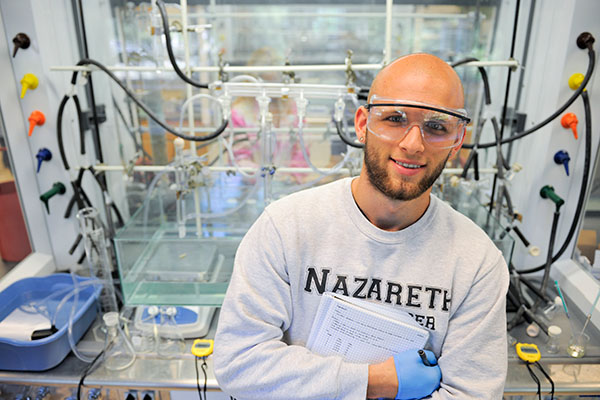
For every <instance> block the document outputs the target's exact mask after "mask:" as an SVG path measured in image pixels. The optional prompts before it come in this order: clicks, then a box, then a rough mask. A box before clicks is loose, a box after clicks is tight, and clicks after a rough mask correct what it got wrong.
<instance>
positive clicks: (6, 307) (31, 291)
mask: <svg viewBox="0 0 600 400" xmlns="http://www.w3.org/2000/svg"><path fill="white" fill-rule="evenodd" d="M89 279H90V278H83V277H78V278H77V280H78V282H85V281H88V280H89ZM73 288H74V282H73V279H72V277H71V275H70V274H65V273H59V274H53V275H49V276H46V277H34V278H26V279H21V280H19V281H17V282H15V283H13V284H12V285H10V286H9V287H7V288H6V289H4V290H3V291H2V292H0V323H1V322H2V321H3V320H4V319H6V318H7V316H9V315H11V313H13V311H15V310H17V309H19V308H20V310H18V311H25V312H29V313H32V314H33V312H32V310H34V311H35V310H36V309H34V308H33V307H32V305H36V306H40V305H42V304H41V300H44V299H46V301H44V303H45V308H46V310H47V313H48V314H49V315H54V314H55V311H56V309H57V307H58V304H59V303H60V301H61V300H62V299H63V298H64V297H65V296H67V295H68V294H69V293H71V292H72V290H73ZM100 290H101V286H100V285H90V286H87V287H83V288H82V289H81V291H79V293H78V299H77V302H76V303H75V307H76V308H75V312H74V314H73V339H74V341H75V343H77V342H78V341H79V339H81V337H82V336H83V334H84V333H85V331H86V330H87V329H88V328H89V327H90V325H91V324H92V322H94V319H95V318H96V314H97V312H98V307H97V300H98V297H99V295H100ZM53 294H54V295H55V296H54V297H52V298H50V299H48V296H51V295H53ZM73 304H74V298H73V297H71V298H70V299H69V301H67V302H66V303H65V305H64V306H63V307H62V308H61V309H60V310H59V312H58V314H57V315H56V323H55V326H56V328H57V329H58V331H57V332H55V333H54V334H52V335H50V336H48V337H45V338H43V339H37V340H16V339H14V338H7V337H4V336H3V335H2V330H0V370H13V371H44V370H47V369H50V368H52V367H55V366H56V365H58V364H59V363H60V362H61V361H62V360H64V358H65V357H66V356H67V354H68V353H69V352H70V351H71V347H70V346H69V339H68V336H67V329H68V321H69V315H70V313H71V309H72V307H73ZM36 314H38V315H39V313H37V312H36ZM0 326H1V325H0ZM5 335H6V333H5Z"/></svg>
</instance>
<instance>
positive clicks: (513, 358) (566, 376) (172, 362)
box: [0, 313, 600, 400]
mask: <svg viewBox="0 0 600 400" xmlns="http://www.w3.org/2000/svg"><path fill="white" fill-rule="evenodd" d="M217 319H218V313H216V314H215V316H214V318H213V322H212V324H211V329H210V331H209V333H208V335H207V337H214V333H215V326H216V321H217ZM552 323H553V324H556V325H559V326H561V328H563V332H567V330H568V329H569V327H568V321H566V319H564V318H561V316H558V317H556V318H555V320H553V321H552ZM525 328H526V327H525V326H524V325H521V326H518V327H516V328H515V329H513V330H512V331H511V332H510V337H514V338H515V339H516V340H518V341H520V342H527V343H536V344H537V345H538V347H539V348H540V351H541V353H542V359H541V364H542V365H543V367H544V369H545V370H546V371H547V372H548V373H549V374H550V376H551V377H552V379H553V380H554V383H555V394H556V396H558V398H560V399H565V398H566V397H565V396H571V395H573V396H578V395H588V396H590V395H591V396H593V395H598V397H600V340H599V339H600V337H599V336H598V332H597V331H592V330H590V333H591V335H590V336H591V340H590V344H589V345H588V347H587V349H586V355H585V356H584V357H583V358H578V359H575V358H571V357H569V356H568V355H567V354H566V351H565V349H566V346H567V342H568V336H569V335H564V334H563V335H562V336H561V338H560V349H561V351H560V352H559V353H558V354H555V355H551V354H548V353H547V351H546V348H545V341H546V336H545V335H544V334H543V333H540V335H539V336H538V337H537V338H530V337H528V336H527V335H526V333H525ZM92 330H93V329H90V330H89V331H88V332H87V333H86V335H85V336H84V338H83V339H82V340H81V341H80V343H79V345H78V348H79V349H80V350H81V351H82V352H83V353H88V354H94V353H97V352H98V351H99V350H100V349H101V348H102V346H103V343H102V342H100V341H96V340H95V339H94V335H93V334H92ZM510 337H509V338H510ZM191 344H192V340H187V341H186V345H187V349H186V350H189V349H190V348H191ZM194 363H195V357H194V356H193V355H192V354H191V352H189V351H187V352H186V354H183V355H181V356H179V357H178V358H176V359H162V358H159V357H158V356H157V355H155V354H141V355H138V356H137V358H136V360H135V362H134V363H133V365H131V366H130V367H128V368H127V369H124V370H122V371H109V370H107V369H106V368H104V367H103V366H102V365H101V364H100V365H99V366H98V367H97V368H95V369H93V370H92V371H91V372H90V373H89V374H88V375H87V377H86V378H85V386H84V391H83V392H82V393H84V395H82V397H81V398H82V399H88V398H99V399H100V398H102V399H126V398H127V395H128V394H129V393H134V394H135V393H137V397H135V395H134V397H130V399H139V400H143V396H142V395H143V394H146V393H150V394H151V395H152V397H147V398H146V400H148V399H161V400H167V399H173V400H178V399H181V400H184V399H186V400H187V399H198V393H197V383H198V381H197V378H196V368H195V365H194ZM199 364H200V363H199ZM87 365H88V364H86V363H84V362H82V361H80V360H79V359H77V358H76V357H75V356H74V355H73V354H72V353H69V355H68V356H67V357H66V359H65V360H64V361H63V362H62V363H61V364H59V365H58V366H57V367H55V368H53V369H50V370H48V371H43V372H23V371H0V391H1V390H3V392H0V399H5V398H6V399H9V398H19V397H9V396H7V395H8V394H9V393H11V390H12V393H16V392H15V390H17V388H19V387H34V388H44V387H45V388H48V390H49V391H50V393H52V395H50V396H48V397H44V399H46V400H50V399H51V400H54V399H61V400H63V399H66V398H68V397H69V396H72V395H73V394H74V393H75V391H76V388H77V385H78V382H79V379H80V377H81V374H82V372H83V371H84V369H85V368H86V366H87ZM533 369H534V371H535V372H536V375H538V376H539V378H540V381H541V384H542V393H548V392H549V391H550V384H549V383H548V381H546V380H545V378H544V377H543V375H542V374H541V373H540V372H539V370H537V368H533ZM199 377H200V380H199V383H200V386H201V387H202V386H203V385H204V377H203V374H202V370H201V369H199ZM98 389H100V391H99V392H101V393H102V396H101V397H99V396H98V393H99V392H94V391H95V390H96V391H98ZM536 390H537V386H536V384H535V383H534V381H533V380H532V379H531V377H530V375H529V373H528V371H527V368H526V366H525V365H524V363H523V362H522V361H521V360H519V358H518V357H517V355H516V352H515V349H514V346H509V360H508V376H507V381H506V386H505V389H504V393H505V397H506V398H510V397H513V396H515V397H516V398H518V397H519V396H531V395H533V394H535V393H536ZM90 392H92V394H91V396H90V395H89V393H90ZM207 392H208V396H207V397H208V400H221V399H229V396H227V395H225V394H224V393H222V392H220V390H219V387H218V384H217V381H216V379H215V377H214V374H213V368H212V359H211V357H208V358H207ZM3 393H4V395H3ZM593 397H596V396H593ZM21 398H23V399H25V398H26V397H21ZM73 398H75V397H73Z"/></svg>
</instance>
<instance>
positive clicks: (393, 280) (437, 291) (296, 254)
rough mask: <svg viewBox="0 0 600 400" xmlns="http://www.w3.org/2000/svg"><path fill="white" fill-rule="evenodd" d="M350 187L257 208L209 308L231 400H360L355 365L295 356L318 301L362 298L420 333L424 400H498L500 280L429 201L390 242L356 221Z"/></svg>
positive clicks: (481, 244)
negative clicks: (426, 377) (436, 372)
mask: <svg viewBox="0 0 600 400" xmlns="http://www.w3.org/2000/svg"><path fill="white" fill-rule="evenodd" d="M350 183H351V178H345V179H341V180H338V181H335V182H333V183H330V184H327V185H324V186H321V187H318V188H314V189H309V190H305V191H302V192H298V193H294V194H292V195H289V196H287V197H285V198H283V199H281V200H278V201H276V202H274V203H272V204H271V205H269V206H268V207H267V208H266V209H265V211H264V212H263V214H262V215H261V216H260V217H259V218H258V220H257V221H256V222H255V223H254V225H253V226H252V227H251V228H250V230H249V231H248V233H247V234H246V236H245V237H244V239H243V240H242V242H241V244H240V247H239V249H238V252H237V254H236V259H235V265H234V271H233V276H232V279H231V283H230V285H229V288H228V290H227V294H226V296H225V301H224V302H223V306H222V308H221V314H220V318H219V322H218V327H217V334H216V338H215V348H214V359H213V361H214V368H215V374H216V377H217V380H218V382H219V385H220V387H221V388H222V390H223V391H224V392H226V393H228V394H230V395H232V396H234V397H236V398H237V399H238V400H240V399H243V400H250V399H320V400H322V399H365V398H366V389H367V378H368V366H367V365H366V364H352V363H348V362H345V361H343V360H342V359H341V358H340V357H337V356H330V357H322V356H320V355H316V354H313V353H311V352H310V351H309V350H307V349H306V348H305V347H304V345H305V343H306V341H307V339H308V335H309V332H310V328H311V325H312V321H313V318H314V316H315V314H316V311H317V308H318V305H319V301H320V299H321V294H322V293H323V292H337V293H341V294H344V295H348V296H354V297H357V298H366V299H370V300H372V301H376V302H380V303H382V304H385V305H387V306H389V307H395V308H400V309H403V310H405V311H407V312H408V313H410V314H411V315H412V316H413V317H414V318H415V320H416V321H417V322H418V323H419V324H421V325H422V326H424V327H425V328H427V329H428V330H429V331H430V339H429V345H428V348H429V349H431V350H432V351H433V352H434V353H435V355H436V356H437V357H438V362H439V366H440V368H441V371H442V382H441V386H440V388H439V389H438V390H437V391H436V392H434V393H433V394H432V396H431V398H433V399H461V400H464V399H501V398H502V392H503V387H504V382H505V379H506V369H507V343H506V313H505V296H506V291H507V288H508V269H507V267H506V263H505V261H504V259H503V257H502V254H501V253H500V251H499V250H498V249H497V248H496V247H495V246H494V244H493V243H492V241H491V240H490V239H489V237H488V236H487V235H486V234H485V233H484V232H483V231H482V230H481V229H480V228H479V227H477V226H476V225H475V224H474V223H473V222H471V221H470V220H469V219H468V218H466V217H465V216H463V215H462V214H460V213H458V212H456V211H455V210H453V209H452V208H451V207H450V206H448V205H447V204H445V203H444V202H442V201H441V200H439V199H437V198H436V197H435V196H431V202H430V205H429V207H428V209H427V211H426V212H425V214H424V215H423V216H422V217H421V218H420V219H419V220H418V221H417V222H415V223H414V224H413V225H411V226H409V227H408V228H406V229H403V230H401V231H396V232H388V231H383V230H381V229H379V228H377V227H376V226H374V225H373V224H371V223H370V222H369V221H368V220H367V219H366V218H365V217H364V215H363V214H362V213H361V211H360V209H359V208H358V206H357V205H356V203H355V201H354V198H353V196H352V192H351V188H350Z"/></svg>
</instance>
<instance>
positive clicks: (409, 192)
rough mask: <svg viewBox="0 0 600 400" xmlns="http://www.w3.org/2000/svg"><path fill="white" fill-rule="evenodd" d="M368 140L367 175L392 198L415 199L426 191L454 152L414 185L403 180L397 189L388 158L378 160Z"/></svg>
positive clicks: (366, 150) (365, 149) (366, 148)
mask: <svg viewBox="0 0 600 400" xmlns="http://www.w3.org/2000/svg"><path fill="white" fill-rule="evenodd" d="M367 142H368V140H367ZM367 142H365V148H364V153H365V159H364V163H365V168H366V171H367V177H368V178H369V181H370V182H371V184H372V185H373V186H375V188H377V190H379V191H380V192H381V193H383V194H384V195H385V196H386V197H388V198H390V199H392V200H402V201H408V200H414V199H416V198H417V197H419V196H421V195H422V194H423V193H425V192H426V191H427V190H428V189H429V188H430V187H431V186H432V185H433V184H434V183H435V181H436V180H437V178H438V177H439V176H440V175H441V173H442V171H443V170H444V166H445V165H446V161H448V159H449V158H450V154H451V153H452V152H448V155H447V156H446V158H445V160H444V161H442V162H441V163H439V165H437V166H436V167H435V169H434V170H433V171H431V173H429V174H426V175H425V176H424V177H423V178H422V179H421V180H420V181H418V182H416V184H414V186H413V185H410V186H409V184H408V183H407V182H401V184H400V187H399V188H397V189H395V188H394V187H393V185H392V180H391V178H390V176H389V174H388V171H387V168H386V166H387V162H388V159H386V160H382V161H381V162H380V160H377V157H376V154H373V153H372V152H371V150H372V149H370V148H369V146H368V144H367Z"/></svg>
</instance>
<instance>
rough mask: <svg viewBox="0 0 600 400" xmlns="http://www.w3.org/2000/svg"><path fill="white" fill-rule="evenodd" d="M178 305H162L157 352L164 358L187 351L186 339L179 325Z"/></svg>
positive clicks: (173, 356) (174, 356)
mask: <svg viewBox="0 0 600 400" xmlns="http://www.w3.org/2000/svg"><path fill="white" fill-rule="evenodd" d="M176 315H177V308H176V307H172V306H171V307H161V309H160V327H159V329H158V347H157V353H158V355H160V356H161V357H163V358H177V357H179V356H180V355H181V354H183V353H184V352H185V340H184V339H183V335H182V334H181V330H180V329H179V327H178V326H177V322H176V321H175V316H176Z"/></svg>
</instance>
